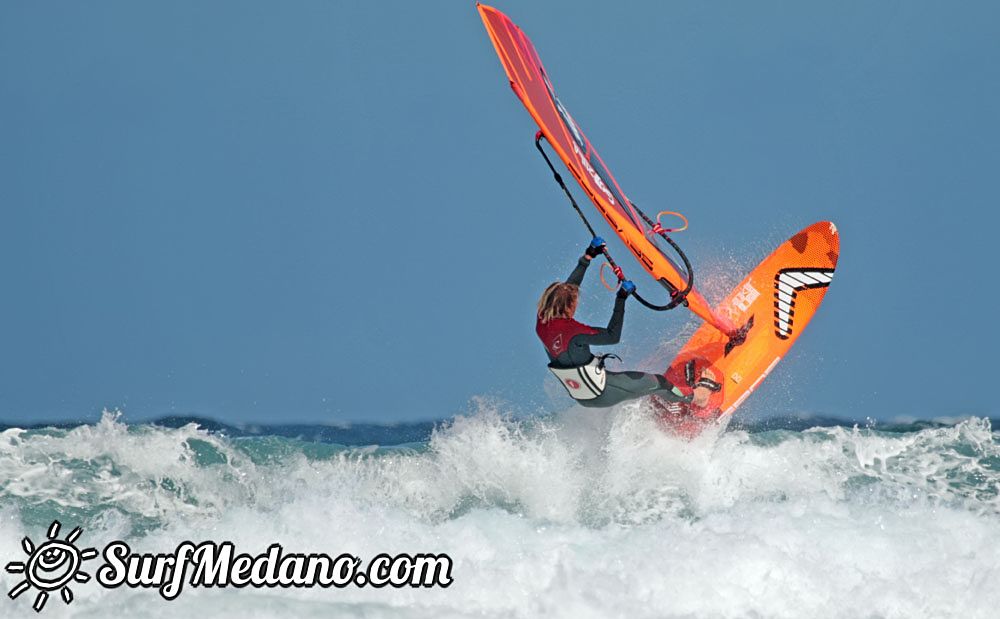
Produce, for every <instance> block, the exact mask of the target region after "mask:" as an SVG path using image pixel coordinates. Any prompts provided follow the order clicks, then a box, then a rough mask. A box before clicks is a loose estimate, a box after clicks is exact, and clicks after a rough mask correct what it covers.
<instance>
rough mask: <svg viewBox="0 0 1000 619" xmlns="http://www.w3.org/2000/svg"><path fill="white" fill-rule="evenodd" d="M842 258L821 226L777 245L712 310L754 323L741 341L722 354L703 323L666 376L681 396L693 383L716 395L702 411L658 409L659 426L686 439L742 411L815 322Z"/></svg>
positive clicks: (721, 344)
mask: <svg viewBox="0 0 1000 619" xmlns="http://www.w3.org/2000/svg"><path fill="white" fill-rule="evenodd" d="M839 255H840V236H839V235H838V233H837V227H836V226H835V225H833V223H832V222H829V221H821V222H818V223H814V224H812V225H811V226H809V227H807V228H805V229H804V230H802V231H801V232H799V233H798V234H796V235H795V236H793V237H792V238H790V239H788V240H787V241H785V242H784V243H782V244H781V245H780V246H779V247H778V248H777V249H776V250H774V253H772V254H771V255H770V256H768V257H767V258H765V259H764V261H763V262H761V263H760V264H759V265H758V266H757V268H755V269H754V270H753V271H751V272H750V274H749V275H747V276H746V278H745V279H744V280H743V281H742V282H740V284H739V285H738V286H736V288H734V289H733V291H732V292H730V293H729V296H727V297H726V298H725V300H724V301H722V303H720V304H719V305H718V306H716V308H715V311H716V312H718V313H720V314H722V315H723V316H726V317H728V318H729V319H730V320H732V322H733V323H734V324H737V325H747V324H751V326H750V328H749V330H748V331H747V337H746V340H745V341H744V342H743V343H742V344H740V345H738V346H734V347H731V348H730V349H729V350H728V351H727V343H728V342H729V338H728V337H727V336H726V335H725V334H723V333H721V332H719V330H718V329H716V328H715V327H713V326H711V325H709V324H703V325H702V326H701V327H700V328H699V329H698V330H697V331H695V333H694V335H692V336H691V339H690V340H688V342H687V344H685V345H684V347H683V348H682V349H681V351H680V352H679V353H678V354H677V357H676V358H675V359H674V360H673V362H672V363H671V364H670V367H669V368H667V371H666V372H665V373H664V374H665V376H666V377H667V379H668V380H670V381H671V382H672V383H673V384H675V385H677V386H678V387H679V388H680V389H681V391H683V392H684V393H685V394H691V393H693V391H694V383H695V382H697V380H698V379H699V378H701V377H702V376H706V377H710V378H712V380H714V381H715V382H717V383H718V384H719V385H720V387H721V388H720V389H719V390H718V391H716V392H713V393H712V394H711V396H710V397H709V399H708V403H707V404H706V405H705V406H702V407H697V406H693V405H688V406H685V405H667V404H664V403H663V402H662V401H661V402H658V408H660V409H661V413H660V419H661V421H662V422H663V423H664V424H665V425H666V426H667V427H668V428H670V429H671V430H673V431H674V432H676V433H678V434H683V435H688V436H690V435H693V434H697V433H698V432H700V431H701V429H702V428H703V427H704V426H705V424H706V423H707V422H710V421H715V420H717V419H720V418H721V417H725V416H727V415H731V414H732V413H733V412H734V411H735V410H736V409H737V408H738V407H739V406H740V405H741V404H743V402H744V401H745V400H746V399H747V398H748V397H749V396H750V394H752V393H753V392H754V390H756V389H757V388H758V387H759V386H760V384H761V382H763V380H764V379H765V378H767V375H768V374H770V373H771V371H772V370H773V369H774V367H775V366H776V365H777V364H778V362H779V361H781V358H782V357H784V356H785V355H786V354H787V353H788V350H789V349H790V348H791V347H792V344H794V343H795V341H796V340H797V339H798V338H799V336H800V335H802V331H803V329H805V327H806V325H807V324H809V321H810V320H812V317H813V315H814V314H815V313H816V310H818V309H819V305H820V303H822V301H823V297H824V295H825V294H826V291H827V288H828V287H829V285H830V282H831V281H832V279H833V275H834V271H835V270H836V268H837V258H838V257H839ZM751 321H752V323H751ZM706 370H707V371H706Z"/></svg>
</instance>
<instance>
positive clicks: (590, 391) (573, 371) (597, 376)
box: [549, 354, 621, 400]
mask: <svg viewBox="0 0 1000 619" xmlns="http://www.w3.org/2000/svg"><path fill="white" fill-rule="evenodd" d="M608 357H611V358H614V359H618V360H619V361H621V357H619V356H618V355H610V354H609V355H594V358H593V359H591V360H590V362H589V363H587V364H586V365H578V366H576V367H569V368H564V367H556V366H553V365H552V364H551V363H550V364H549V371H551V372H552V373H553V374H554V375H555V377H556V378H558V379H559V382H561V383H562V386H563V387H565V388H566V391H567V392H568V393H569V396H570V397H571V398H573V399H574V400H593V399H595V398H597V397H599V396H600V395H601V394H602V393H604V388H605V386H606V385H607V383H608V375H607V373H605V371H604V364H605V362H606V360H607V359H608Z"/></svg>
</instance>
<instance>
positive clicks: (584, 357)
mask: <svg viewBox="0 0 1000 619" xmlns="http://www.w3.org/2000/svg"><path fill="white" fill-rule="evenodd" d="M588 266H590V260H588V259H587V258H586V257H581V258H580V260H579V261H578V262H577V265H576V268H574V269H573V272H572V273H571V274H570V276H569V279H567V280H566V283H567V284H576V285H577V286H579V285H580V284H581V283H582V282H583V276H584V274H585V273H586V272H587V267H588ZM626 299H627V297H622V296H618V297H616V298H615V308H614V311H613V312H612V313H611V320H609V321H608V326H607V327H606V328H603V329H601V328H597V327H591V326H588V325H585V324H583V323H581V322H577V321H576V320H574V319H572V318H553V319H552V320H550V321H548V322H547V323H542V321H541V320H538V322H537V323H536V325H535V332H536V333H537V334H538V337H539V338H540V339H541V340H542V344H543V345H544V346H545V352H546V353H547V354H548V356H549V368H550V369H551V370H553V373H555V374H556V376H557V377H558V378H559V379H560V380H561V381H562V382H563V385H564V386H565V387H566V389H567V391H568V392H569V394H570V396H572V397H573V398H574V399H576V400H577V402H578V403H579V404H580V405H581V406H587V407H592V408H605V407H609V406H614V405H616V404H620V403H621V402H625V401H626V400H633V399H635V398H641V397H643V396H647V395H658V396H660V397H663V398H664V399H666V400H668V401H686V400H687V399H686V398H685V397H684V396H683V394H681V392H680V391H678V390H677V389H676V388H675V387H674V386H673V385H672V384H671V383H670V382H669V381H668V380H667V379H666V378H665V377H663V376H660V375H659V374H647V373H645V372H634V371H630V372H608V371H605V370H604V368H603V363H601V361H600V360H599V359H596V358H595V356H594V354H593V353H592V352H590V347H591V346H610V345H612V344H617V343H618V342H619V341H620V340H621V336H622V325H623V323H624V321H625V301H626ZM588 366H589V369H590V370H591V374H593V372H595V371H596V372H597V374H602V373H603V374H604V376H605V377H606V379H604V378H602V380H604V381H605V382H604V384H603V386H602V385H600V384H594V381H592V380H589V377H588V375H587V373H585V372H583V371H582V370H583V369H584V368H587V367H588ZM595 367H598V368H599V370H595V369H594V368H595ZM569 369H580V370H581V371H580V374H579V376H578V377H574V378H576V380H573V379H567V378H564V376H563V375H561V374H565V370H569ZM561 371H562V372H561ZM580 383H583V386H582V387H581V385H580ZM574 387H579V388H580V391H577V390H575V389H574ZM581 392H583V393H585V395H586V398H581V397H578V393H581ZM595 394H597V395H595Z"/></svg>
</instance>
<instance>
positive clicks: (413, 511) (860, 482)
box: [0, 401, 1000, 618]
mask: <svg viewBox="0 0 1000 619" xmlns="http://www.w3.org/2000/svg"><path fill="white" fill-rule="evenodd" d="M998 439H1000V436H998V434H997V432H995V431H994V430H993V426H992V423H991V421H990V420H989V419H984V418H975V417H970V418H966V419H962V420H949V421H947V422H931V421H928V422H916V421H914V422H906V423H895V424H886V423H873V422H868V423H864V422H862V423H860V424H857V423H852V422H844V421H839V420H836V419H819V418H805V419H801V418H788V419H771V420H768V421H766V422H757V423H753V424H746V423H740V422H739V419H737V420H735V421H734V422H733V423H732V424H730V426H729V427H728V428H726V429H725V430H724V431H721V430H720V431H711V432H707V433H705V434H704V435H702V436H700V437H699V438H697V439H695V440H693V441H690V442H689V441H685V440H680V439H676V438H672V437H670V436H667V435H665V434H664V433H662V432H661V431H659V429H658V428H657V425H656V422H655V421H654V419H653V417H652V415H651V412H650V411H649V410H646V409H645V408H644V406H643V404H642V403H637V402H633V403H628V404H625V405H622V406H619V407H617V408H616V409H613V410H612V411H601V410H586V409H580V408H576V409H571V410H568V411H565V412H563V413H559V414H554V415H550V416H546V417H540V418H518V417H513V416H510V415H507V414H505V413H504V411H503V409H502V406H500V405H498V404H496V403H490V402H488V401H481V402H479V403H478V404H477V407H476V410H475V411H474V412H471V413H469V414H467V415H464V416H458V417H455V418H453V419H449V420H446V421H441V422H436V423H421V424H404V425H397V426H366V425H356V426H348V427H328V426H241V427H236V426H227V425H224V424H219V423H215V422H211V421H207V420H198V419H186V418H166V419H162V420H160V421H158V422H155V423H142V424H128V423H125V422H124V421H122V419H121V417H120V416H118V415H116V414H114V413H105V414H104V416H103V417H102V418H101V420H100V421H99V422H97V423H93V424H83V425H75V426H74V425H62V426H58V427H35V428H28V429H23V428H6V429H4V430H3V431H2V433H0V563H2V564H3V565H7V564H8V563H11V562H24V561H26V560H27V559H28V557H29V554H28V551H27V550H26V549H25V548H24V546H23V545H22V539H23V538H25V537H27V538H29V539H30V540H32V543H33V545H34V546H35V547H37V546H38V545H39V544H40V543H41V542H43V541H45V540H46V539H47V537H46V536H47V531H49V529H50V526H51V523H52V521H54V520H58V521H59V522H60V524H61V529H60V531H59V532H58V535H57V536H55V537H58V538H60V539H62V538H65V537H66V536H67V534H68V533H69V531H70V530H71V529H73V528H75V527H80V528H81V529H82V530H81V532H79V534H78V538H77V539H76V545H77V546H79V547H80V548H83V547H93V548H95V549H97V550H98V551H100V550H101V549H102V548H103V547H105V546H106V545H107V544H108V543H110V542H111V541H113V540H123V541H125V542H127V544H128V545H129V547H130V548H131V549H132V550H133V552H136V553H147V554H153V553H161V554H166V553H170V552H173V551H174V549H175V548H176V547H177V546H178V544H180V543H181V542H183V541H192V542H195V543H197V542H201V541H215V542H217V543H218V542H223V541H229V542H232V544H233V546H234V547H235V548H236V549H237V550H238V551H239V552H244V553H247V554H251V555H257V554H261V553H264V552H266V551H267V549H268V547H269V546H271V545H272V544H275V543H277V544H281V546H282V548H283V549H285V550H286V551H287V552H296V553H325V554H328V555H330V556H333V557H335V556H337V555H339V554H341V553H351V554H352V555H354V556H357V557H360V558H362V559H364V560H366V561H367V560H368V559H370V558H372V557H375V556H376V555H378V554H380V553H389V554H392V555H397V554H402V553H406V554H408V555H416V554H418V553H433V554H435V555H440V554H446V555H447V556H448V557H449V558H450V560H451V562H452V563H451V572H450V576H451V584H450V585H449V586H448V587H446V588H445V587H440V586H432V587H401V588H394V587H391V586H390V587H383V588H375V587H371V586H367V587H356V586H347V587H342V588H334V587H329V588H320V587H311V588H310V587H288V588H282V587H252V586H248V587H243V588H236V587H232V586H229V587H223V588H206V587H187V588H186V589H184V590H183V592H182V593H181V594H180V595H178V596H177V597H176V599H173V600H169V601H168V600H166V599H164V598H163V597H162V596H161V595H160V593H159V591H158V590H157V589H156V588H155V587H147V588H142V587H129V586H119V587H117V588H108V587H105V586H103V585H101V584H99V582H98V581H97V579H96V578H91V579H90V580H89V581H88V582H79V581H72V582H71V583H70V584H69V585H68V587H69V588H70V589H71V590H72V594H73V597H72V601H71V603H69V604H67V603H65V601H64V599H61V597H60V595H61V594H60V592H59V591H54V592H53V593H52V595H51V597H50V598H49V599H48V600H47V603H46V604H45V606H44V608H43V609H42V611H41V612H40V613H38V614H36V613H35V611H33V610H32V609H31V606H32V603H33V602H34V601H35V599H36V595H37V593H38V590H37V589H38V588H37V587H35V588H32V589H30V590H28V591H25V592H23V593H22V594H21V595H19V596H18V597H17V599H14V600H11V599H8V598H7V597H4V598H3V599H0V615H2V616H25V617H28V616H44V617H192V616H194V617H233V618H237V617H239V618H244V617H314V616H315V617H365V618H379V617H420V618H423V617H426V618H430V617H487V618H491V617H496V618H501V617H503V618H506V617H574V618H577V617H629V618H632V617H636V618H641V617H796V618H798V617H963V618H974V617H997V616H1000V587H998V586H997V584H996V583H997V582H1000V447H998ZM102 563H103V557H97V558H94V559H90V560H88V561H84V562H83V566H82V568H81V569H82V570H83V571H86V572H88V573H89V574H90V575H91V576H95V574H96V572H97V571H98V566H99V565H101V564H102ZM23 580H24V576H23V574H20V573H17V572H15V573H8V572H7V571H4V572H2V573H0V586H2V588H3V591H4V593H6V592H7V591H10V590H12V589H14V588H15V587H16V586H17V585H18V584H19V583H20V582H21V581H23Z"/></svg>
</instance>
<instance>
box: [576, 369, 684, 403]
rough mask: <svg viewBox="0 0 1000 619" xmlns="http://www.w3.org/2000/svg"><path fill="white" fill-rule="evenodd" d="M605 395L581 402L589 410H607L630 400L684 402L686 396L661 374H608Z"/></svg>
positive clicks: (631, 372) (632, 372)
mask: <svg viewBox="0 0 1000 619" xmlns="http://www.w3.org/2000/svg"><path fill="white" fill-rule="evenodd" d="M607 376H608V381H607V384H606V385H605V386H604V393H602V394H601V395H599V396H598V397H596V398H594V399H593V400H580V401H579V403H580V405H581V406H585V407H587V408H607V407H611V406H615V405H616V404H621V403H622V402H626V401H628V400H634V399H636V398H642V397H645V396H648V395H656V396H660V397H661V398H663V399H665V400H667V401H668V402H670V401H684V400H685V398H684V395H683V394H682V393H681V392H680V391H678V390H677V389H676V388H675V387H674V386H673V385H672V384H670V381H668V380H667V379H666V378H665V377H663V376H661V375H659V374H647V373H645V372H634V371H630V372H608V373H607Z"/></svg>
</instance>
